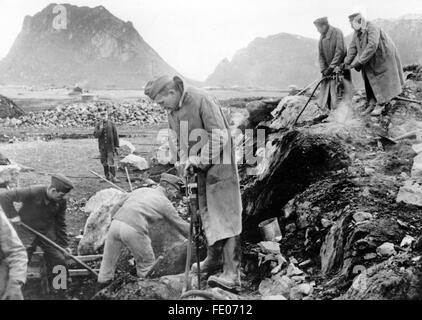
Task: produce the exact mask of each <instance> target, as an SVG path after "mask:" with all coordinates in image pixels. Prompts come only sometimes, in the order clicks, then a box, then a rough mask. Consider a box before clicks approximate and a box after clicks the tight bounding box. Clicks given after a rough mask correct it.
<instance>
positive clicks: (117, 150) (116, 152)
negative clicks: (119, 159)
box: [114, 148, 119, 156]
mask: <svg viewBox="0 0 422 320" xmlns="http://www.w3.org/2000/svg"><path fill="white" fill-rule="evenodd" d="M114 153H115V154H116V156H118V155H119V148H116V149H114Z"/></svg>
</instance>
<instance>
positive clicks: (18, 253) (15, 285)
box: [0, 210, 28, 300]
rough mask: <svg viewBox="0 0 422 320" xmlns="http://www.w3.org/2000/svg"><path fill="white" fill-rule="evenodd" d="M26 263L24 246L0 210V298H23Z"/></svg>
mask: <svg viewBox="0 0 422 320" xmlns="http://www.w3.org/2000/svg"><path fill="white" fill-rule="evenodd" d="M27 264H28V257H27V254H26V250H25V247H24V246H23V244H22V242H21V240H20V239H19V237H18V235H17V233H16V231H15V229H13V227H12V225H11V224H10V222H9V220H8V219H7V217H6V215H5V214H4V213H3V211H1V210H0V300H23V295H22V286H23V285H24V283H25V281H26V271H27Z"/></svg>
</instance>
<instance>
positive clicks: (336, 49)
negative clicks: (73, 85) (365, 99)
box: [318, 26, 351, 108]
mask: <svg viewBox="0 0 422 320" xmlns="http://www.w3.org/2000/svg"><path fill="white" fill-rule="evenodd" d="M318 49H319V50H318V53H319V65H320V68H321V72H322V71H324V70H325V69H327V68H329V67H331V68H333V69H334V68H335V67H337V66H339V65H340V64H342V63H343V61H344V58H345V57H346V54H347V50H346V43H345V41H344V36H343V33H342V32H341V30H340V29H338V28H335V27H333V26H330V27H329V29H328V31H327V33H326V34H325V35H321V38H320V40H319V45H318ZM350 91H351V90H350ZM329 98H331V99H330V101H331V104H332V105H333V106H336V105H337V104H338V101H337V100H338V99H337V94H336V83H335V80H326V81H323V82H322V83H321V89H320V93H319V99H318V105H319V106H320V107H321V108H324V107H325V106H326V104H327V102H328V99H329Z"/></svg>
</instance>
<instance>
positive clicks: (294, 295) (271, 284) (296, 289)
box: [259, 241, 315, 300]
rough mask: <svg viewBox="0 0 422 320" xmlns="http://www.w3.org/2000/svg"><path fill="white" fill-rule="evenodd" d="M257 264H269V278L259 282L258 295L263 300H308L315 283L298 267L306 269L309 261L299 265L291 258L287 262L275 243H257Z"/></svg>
mask: <svg viewBox="0 0 422 320" xmlns="http://www.w3.org/2000/svg"><path fill="white" fill-rule="evenodd" d="M259 248H260V253H259V256H260V261H259V264H263V263H267V264H268V263H270V264H271V277H269V278H266V279H264V280H262V281H261V283H260V285H259V293H260V294H261V295H262V299H263V300H308V299H311V294H312V292H313V290H314V287H315V281H310V277H309V276H308V275H306V274H305V272H304V271H303V270H301V269H300V267H306V266H307V265H308V263H309V261H303V262H302V263H299V262H298V261H297V260H296V259H295V258H293V257H291V258H290V259H289V262H288V261H287V260H286V259H285V258H284V257H283V256H282V255H281V252H280V245H279V243H277V242H272V241H263V242H260V243H259Z"/></svg>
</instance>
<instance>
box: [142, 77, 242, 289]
mask: <svg viewBox="0 0 422 320" xmlns="http://www.w3.org/2000/svg"><path fill="white" fill-rule="evenodd" d="M145 94H146V95H147V96H149V97H150V98H151V99H152V100H154V101H155V102H156V103H157V104H158V105H160V106H161V107H162V108H164V109H166V110H167V113H168V120H169V127H170V130H171V132H170V133H169V134H170V135H171V136H172V135H173V133H174V136H175V137H177V141H176V150H175V151H176V152H175V154H176V155H177V160H178V161H179V162H180V163H181V164H182V165H184V166H185V173H186V174H188V173H189V174H192V170H194V171H196V173H197V177H198V203H199V212H200V216H201V220H202V226H203V229H204V233H205V236H206V239H207V245H208V247H207V249H208V253H207V258H206V259H205V260H204V261H203V262H201V265H200V267H201V268H200V269H201V271H202V272H204V273H207V274H211V273H214V272H216V271H218V269H219V268H220V267H221V257H222V256H223V258H224V265H223V273H222V274H221V275H220V276H211V277H209V279H208V284H209V285H210V286H213V287H220V288H223V289H224V290H229V291H236V292H237V291H239V290H240V249H241V248H240V239H239V235H240V233H241V231H242V221H241V214H242V201H241V196H240V186H239V176H238V172H237V164H236V158H235V148H234V142H233V138H232V136H231V132H230V126H229V124H228V121H227V119H226V117H225V115H224V113H223V111H222V110H221V107H220V104H219V102H218V101H217V99H215V98H214V97H212V96H210V95H209V94H208V93H207V92H205V91H202V90H200V89H197V88H192V87H190V88H185V85H184V82H183V80H182V79H181V78H179V77H177V76H176V77H174V78H172V77H169V76H162V77H159V78H157V79H155V80H154V81H150V82H149V83H148V84H147V86H146V88H145ZM198 140H199V141H198ZM170 145H171V144H170ZM175 160H176V159H175ZM176 167H178V165H176ZM193 271H196V269H195V267H194V268H193Z"/></svg>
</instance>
